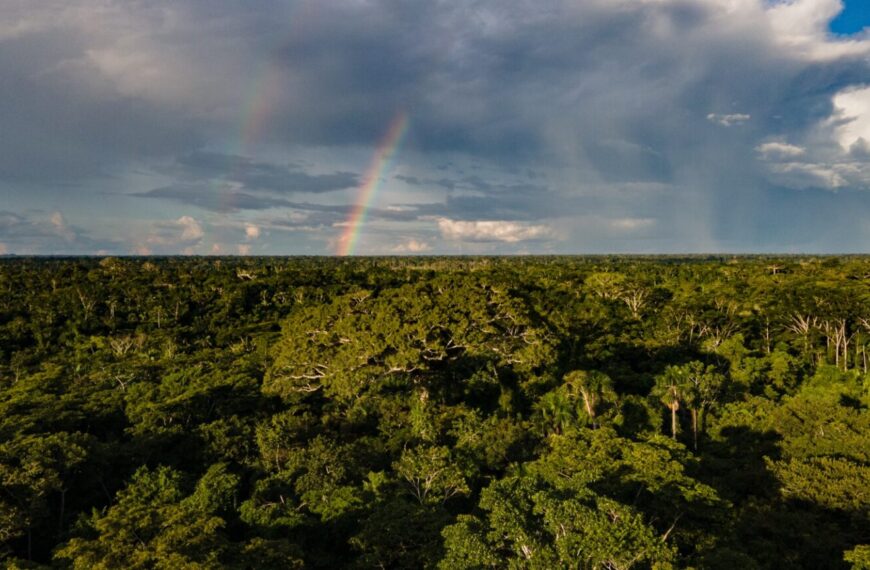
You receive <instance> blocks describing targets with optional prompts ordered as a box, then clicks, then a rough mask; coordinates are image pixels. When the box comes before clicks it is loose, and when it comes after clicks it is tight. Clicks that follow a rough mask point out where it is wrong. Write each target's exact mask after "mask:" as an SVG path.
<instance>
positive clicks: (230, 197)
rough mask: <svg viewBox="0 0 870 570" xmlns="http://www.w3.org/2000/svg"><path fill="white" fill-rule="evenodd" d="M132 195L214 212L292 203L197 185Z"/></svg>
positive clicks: (258, 208) (282, 205)
mask: <svg viewBox="0 0 870 570" xmlns="http://www.w3.org/2000/svg"><path fill="white" fill-rule="evenodd" d="M130 195H131V196H135V197H138V198H160V199H163V200H169V201H172V202H177V203H180V204H186V205H188V206H196V207H198V208H202V209H203V210H211V211H213V212H236V211H239V210H267V209H270V208H280V207H286V206H289V205H290V204H291V203H292V202H290V201H288V200H285V199H283V198H275V197H270V196H258V195H254V194H249V193H247V192H235V191H232V190H220V189H215V188H214V187H212V186H209V185H196V184H188V185H175V186H164V187H162V188H154V189H153V190H148V191H147V192H137V193H134V194H130Z"/></svg>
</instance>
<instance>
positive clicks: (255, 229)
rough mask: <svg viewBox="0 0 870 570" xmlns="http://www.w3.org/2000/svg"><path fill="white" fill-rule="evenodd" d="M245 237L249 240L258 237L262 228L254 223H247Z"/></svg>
mask: <svg viewBox="0 0 870 570" xmlns="http://www.w3.org/2000/svg"><path fill="white" fill-rule="evenodd" d="M245 237H246V238H247V239H249V240H253V239H257V238H259V237H260V228H259V226H256V225H254V224H246V225H245Z"/></svg>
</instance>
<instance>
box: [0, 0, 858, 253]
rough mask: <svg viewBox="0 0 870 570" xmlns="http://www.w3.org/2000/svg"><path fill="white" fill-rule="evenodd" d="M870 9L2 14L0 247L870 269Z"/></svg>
mask: <svg viewBox="0 0 870 570" xmlns="http://www.w3.org/2000/svg"><path fill="white" fill-rule="evenodd" d="M868 9H870V3H868V2H866V0H850V1H849V2H847V3H846V4H845V5H844V4H842V3H841V2H840V1H839V0H774V1H771V0H584V2H569V1H565V0H540V1H536V2H528V1H526V0H498V1H496V0H472V1H470V2H461V3H459V2H456V3H450V2H439V1H436V2H408V1H405V0H334V1H330V2H323V1H317V0H307V1H285V0H258V2H255V3H252V2H249V1H245V0H152V1H150V2H131V1H129V0H40V1H39V2H33V1H32V0H0V14H2V16H3V17H2V18H0V77H3V81H2V82H0V133H2V136H0V253H17V254H58V253H70V254H73V253H85V254H99V255H103V254H243V255H247V254H250V255H256V254H333V253H334V252H336V251H337V250H338V246H339V245H340V239H341V236H342V235H346V233H347V232H348V227H347V220H348V219H349V217H350V213H351V211H352V210H353V208H354V207H355V204H356V202H357V201H358V197H359V195H360V188H362V187H363V186H364V184H365V183H366V181H367V176H368V174H367V173H368V172H370V171H371V170H372V164H373V162H374V161H376V160H377V157H378V156H379V153H378V151H379V149H378V145H379V142H380V141H381V140H382V139H383V137H384V136H385V134H386V132H387V130H388V129H389V127H390V125H391V124H392V123H393V122H394V121H395V119H396V117H397V116H399V115H400V114H403V113H404V114H405V115H406V116H407V118H408V129H407V133H406V134H405V136H404V137H403V139H402V142H401V144H400V146H399V147H398V148H397V149H396V151H395V153H394V154H393V160H392V162H391V163H390V164H389V167H388V168H382V169H380V170H379V171H378V172H379V175H378V189H377V191H376V193H375V195H374V197H373V199H372V200H371V203H370V208H369V211H368V215H367V216H366V217H365V220H366V221H365V224H364V225H363V226H362V227H361V228H359V241H358V247H357V248H356V253H358V254H405V253H408V254H417V253H420V254H500V253H510V254H513V253H603V252H637V253H673V252H795V253H797V252H810V253H813V252H867V251H868V250H870V215H868V214H870V194H868V192H870V143H868V141H870V28H866V26H867V24H868V21H870V14H868Z"/></svg>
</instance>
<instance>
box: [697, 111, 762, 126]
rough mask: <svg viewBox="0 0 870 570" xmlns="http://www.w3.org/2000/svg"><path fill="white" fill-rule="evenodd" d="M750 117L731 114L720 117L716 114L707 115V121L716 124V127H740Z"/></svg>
mask: <svg viewBox="0 0 870 570" xmlns="http://www.w3.org/2000/svg"><path fill="white" fill-rule="evenodd" d="M751 118H752V116H751V115H747V114H744V113H733V114H731V115H720V114H718V113H710V114H709V115H707V120H708V121H710V122H711V123H716V124H717V125H721V126H723V127H734V126H738V125H742V124H743V123H745V122H746V121H748V120H749V119H751Z"/></svg>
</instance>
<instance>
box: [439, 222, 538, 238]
mask: <svg viewBox="0 0 870 570" xmlns="http://www.w3.org/2000/svg"><path fill="white" fill-rule="evenodd" d="M438 229H439V230H440V231H441V235H442V236H443V237H444V238H446V239H449V240H457V241H483V242H487V241H494V242H506V243H516V242H519V241H527V240H535V239H546V238H549V237H551V236H552V230H551V229H550V228H548V227H546V226H539V225H532V224H526V223H522V222H509V221H490V220H477V221H459V220H450V219H447V218H440V219H438Z"/></svg>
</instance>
